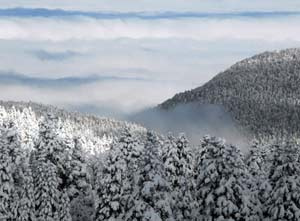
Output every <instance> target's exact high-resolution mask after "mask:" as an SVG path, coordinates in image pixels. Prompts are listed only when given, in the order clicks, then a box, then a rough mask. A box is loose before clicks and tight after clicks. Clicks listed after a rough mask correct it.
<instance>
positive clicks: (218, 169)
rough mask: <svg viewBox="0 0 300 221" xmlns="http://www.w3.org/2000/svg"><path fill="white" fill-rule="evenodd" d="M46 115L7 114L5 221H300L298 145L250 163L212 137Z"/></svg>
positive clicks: (0, 135) (1, 208)
mask: <svg viewBox="0 0 300 221" xmlns="http://www.w3.org/2000/svg"><path fill="white" fill-rule="evenodd" d="M27 106H28V105H27ZM35 108H36V107H35ZM39 109H40V108H39ZM46 109H47V110H48V111H49V112H48V113H46V112H43V111H41V112H40V113H43V114H40V115H37V114H35V112H34V111H33V110H32V109H31V108H27V107H24V105H22V108H21V107H20V106H18V107H17V108H16V107H13V106H12V107H10V106H9V105H6V107H3V106H2V107H1V108H0V153H1V154H0V219H1V220H16V221H25V220H26V221H28V220H29V221H33V220H39V221H54V220H55V221H71V220H72V221H94V220H95V221H102V220H128V221H131V220H149V221H160V220H170V221H171V220H178V221H179V220H180V221H181V220H199V221H205V220H236V221H245V220H253V221H254V220H299V219H300V216H299V214H300V203H299V192H300V180H299V177H298V174H299V172H300V171H299V168H300V165H299V158H300V155H299V154H300V153H299V150H300V148H299V147H300V146H299V144H298V143H297V142H296V141H295V140H288V141H285V140H281V141H277V142H274V143H270V144H263V143H258V142H253V145H252V146H251V149H250V152H249V154H247V155H246V156H244V155H243V154H242V153H241V151H240V149H239V147H235V146H233V145H229V144H226V143H225V142H224V141H223V140H222V139H218V138H215V137H210V136H205V137H204V138H201V137H199V143H198V145H196V146H191V145H190V143H189V142H188V140H187V139H186V137H185V136H184V134H180V135H179V136H178V137H174V136H172V135H171V134H170V135H169V136H168V137H163V136H161V135H158V134H156V133H154V132H151V131H146V130H145V129H144V128H141V127H138V126H133V125H131V124H127V123H123V126H122V127H121V128H122V129H121V130H120V131H119V132H118V133H115V136H112V137H109V133H107V134H106V135H105V136H104V135H103V136H99V135H97V134H96V133H94V132H93V130H91V131H88V130H87V127H85V123H84V122H86V121H89V119H91V118H88V119H85V120H84V121H78V122H76V121H74V120H71V119H70V118H69V117H67V116H69V115H71V116H72V115H73V114H71V113H68V112H63V113H64V114H63V115H62V114H61V113H60V112H57V111H53V109H52V108H50V107H48V108H46ZM51 110H52V111H51ZM95 119H96V118H95ZM96 122H98V123H97V125H96V124H95V125H94V124H92V125H94V126H95V127H97V126H98V127H99V128H106V127H108V126H107V125H106V126H105V125H100V124H101V123H102V124H104V123H105V122H106V123H107V122H110V120H108V119H107V121H97V120H96ZM120 124H121V122H120ZM79 125H81V126H79ZM116 134H118V135H116ZM287 199H288V200H287Z"/></svg>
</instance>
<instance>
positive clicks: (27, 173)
mask: <svg viewBox="0 0 300 221" xmlns="http://www.w3.org/2000/svg"><path fill="white" fill-rule="evenodd" d="M22 170H23V171H24V172H23V177H22V188H21V193H20V201H19V204H18V208H17V213H16V216H15V220H16V221H35V220H36V217H35V196H34V183H33V175H32V172H31V168H30V165H29V163H28V162H27V159H24V161H23V164H22Z"/></svg>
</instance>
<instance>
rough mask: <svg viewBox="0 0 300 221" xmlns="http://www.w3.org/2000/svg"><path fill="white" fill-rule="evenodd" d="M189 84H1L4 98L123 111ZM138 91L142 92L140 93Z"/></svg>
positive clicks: (153, 101) (160, 98)
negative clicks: (68, 85) (36, 85)
mask: <svg viewBox="0 0 300 221" xmlns="http://www.w3.org/2000/svg"><path fill="white" fill-rule="evenodd" d="M185 87H186V86H184V85H181V86H180V85H174V84H162V83H146V82H126V83H124V82H122V81H119V82H103V83H95V84H88V85H84V86H79V87H73V88H68V89H57V88H56V89H51V88H50V89H49V88H34V87H33V88H31V87H26V86H12V85H0V89H1V94H0V100H14V101H34V102H41V103H45V104H54V105H57V106H59V107H68V106H82V105H87V106H88V105H94V106H95V107H98V108H99V109H101V108H103V109H115V110H117V111H118V112H121V113H127V114H128V113H130V112H133V111H138V110H140V109H142V108H145V107H146V106H152V105H156V104H158V103H160V102H162V101H164V100H165V99H167V98H169V97H171V96H173V95H174V94H175V93H177V92H179V91H181V90H183V89H184V88H185ZM137 92H138V93H137Z"/></svg>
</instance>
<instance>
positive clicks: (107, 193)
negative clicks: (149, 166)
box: [96, 129, 141, 220]
mask: <svg viewBox="0 0 300 221" xmlns="http://www.w3.org/2000/svg"><path fill="white" fill-rule="evenodd" d="M140 148H141V147H140V145H139V143H138V142H137V140H136V138H135V137H134V136H133V135H132V133H131V132H130V130H129V129H125V130H124V132H123V134H122V136H121V137H120V139H119V141H118V143H117V144H115V145H114V146H113V148H112V150H110V153H109V154H108V157H107V160H106V162H105V165H104V169H103V177H98V180H99V179H100V181H99V183H100V186H99V187H98V195H99V196H100V203H99V205H98V207H97V212H96V218H97V220H108V219H117V218H119V219H124V216H125V215H126V213H127V211H128V210H129V209H130V208H131V206H132V205H133V202H132V195H133V191H134V183H135V172H136V170H137V159H138V157H139V156H140Z"/></svg>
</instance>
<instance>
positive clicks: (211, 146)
mask: <svg viewBox="0 0 300 221" xmlns="http://www.w3.org/2000/svg"><path fill="white" fill-rule="evenodd" d="M196 172H197V178H196V185H197V186H196V192H197V198H198V204H199V216H198V217H197V220H200V221H213V220H231V221H233V220H235V221H239V220H259V217H258V218H257V217H255V215H256V214H257V213H254V214H250V211H251V210H255V211H256V210H257V209H258V208H256V205H253V204H252V202H251V201H250V200H248V199H249V196H250V194H251V193H250V191H249V189H248V187H247V183H246V181H245V179H247V177H248V176H247V173H248V172H247V170H246V166H245V164H244V162H243V158H242V155H241V153H240V151H239V150H238V149H237V148H235V147H234V146H231V145H229V146H227V145H225V144H224V141H222V140H218V139H216V138H210V137H209V136H206V137H204V139H203V141H202V144H201V151H200V156H199V157H198V158H197V162H196ZM250 215H251V217H249V216H250ZM253 216H254V217H253Z"/></svg>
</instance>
